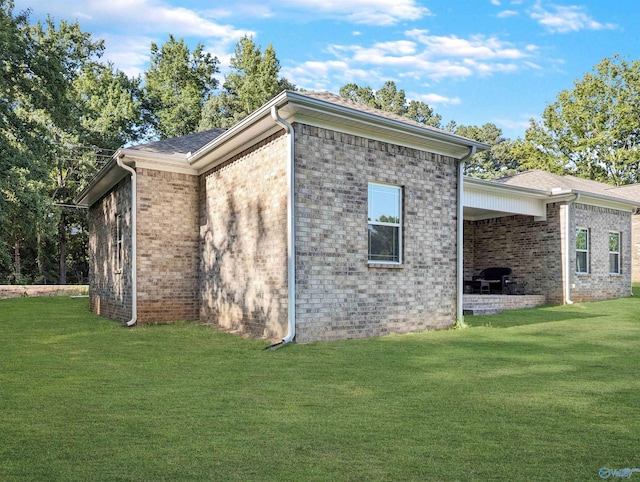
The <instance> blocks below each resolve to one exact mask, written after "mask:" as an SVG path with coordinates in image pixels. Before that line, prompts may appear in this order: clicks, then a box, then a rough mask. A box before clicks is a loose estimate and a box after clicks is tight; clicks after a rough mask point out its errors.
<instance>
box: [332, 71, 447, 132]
mask: <svg viewBox="0 0 640 482" xmlns="http://www.w3.org/2000/svg"><path fill="white" fill-rule="evenodd" d="M340 95H341V96H342V97H344V98H345V99H350V100H353V101H354V102H358V103H360V104H364V105H368V106H370V107H375V108H376V109H381V110H384V111H386V112H392V113H393V114H396V115H399V116H402V117H406V118H407V119H412V120H415V121H417V122H420V123H421V124H425V125H428V126H431V127H441V123H442V116H441V115H440V114H436V113H435V112H434V110H433V109H432V108H431V106H429V104H426V103H425V102H421V101H416V100H412V101H410V102H408V103H407V97H406V94H405V92H404V90H402V89H400V90H398V88H397V87H396V84H395V82H393V81H392V80H388V81H387V82H385V84H384V85H383V86H382V87H381V88H380V89H378V90H376V91H374V90H373V89H372V88H371V87H369V86H364V87H362V86H359V85H357V84H355V83H350V84H346V85H343V86H342V87H341V88H340Z"/></svg>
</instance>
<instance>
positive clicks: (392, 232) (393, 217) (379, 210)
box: [368, 183, 402, 264]
mask: <svg viewBox="0 0 640 482" xmlns="http://www.w3.org/2000/svg"><path fill="white" fill-rule="evenodd" d="M368 204H369V262H370V263H394V264H400V263H401V262H402V188H401V187H398V186H391V185H388V184H376V183H369V203H368Z"/></svg>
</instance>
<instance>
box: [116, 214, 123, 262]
mask: <svg viewBox="0 0 640 482" xmlns="http://www.w3.org/2000/svg"><path fill="white" fill-rule="evenodd" d="M122 258H123V246H122V215H120V214H116V271H117V272H121V271H122Z"/></svg>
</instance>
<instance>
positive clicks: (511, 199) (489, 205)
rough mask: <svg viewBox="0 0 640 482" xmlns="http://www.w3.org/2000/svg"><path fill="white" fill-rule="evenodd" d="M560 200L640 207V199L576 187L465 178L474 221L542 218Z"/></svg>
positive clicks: (466, 206)
mask: <svg viewBox="0 0 640 482" xmlns="http://www.w3.org/2000/svg"><path fill="white" fill-rule="evenodd" d="M557 202H578V203H581V204H588V205H590V206H598V207H602V208H608V209H615V210H617V211H623V212H634V211H635V210H636V209H637V208H639V207H640V202H635V201H630V200H626V199H621V198H616V197H611V196H603V195H600V194H593V193H589V192H584V191H578V190H575V189H552V190H541V189H531V188H526V187H520V186H511V185H509V184H504V183H498V182H494V181H486V180H482V179H475V178H469V177H467V178H465V180H464V196H463V205H464V211H463V212H464V219H466V220H470V221H478V220H482V219H490V218H499V217H504V216H513V215H517V214H521V215H525V216H533V218H534V219H535V220H536V221H541V220H545V219H546V215H547V208H546V207H547V204H550V203H557Z"/></svg>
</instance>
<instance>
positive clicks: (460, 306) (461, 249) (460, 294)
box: [456, 145, 477, 324]
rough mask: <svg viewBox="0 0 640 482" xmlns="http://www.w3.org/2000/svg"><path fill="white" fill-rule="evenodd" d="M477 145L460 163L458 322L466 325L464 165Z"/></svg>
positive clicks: (457, 268) (457, 270)
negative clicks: (464, 303) (464, 305)
mask: <svg viewBox="0 0 640 482" xmlns="http://www.w3.org/2000/svg"><path fill="white" fill-rule="evenodd" d="M476 150H477V147H476V146H475V145H473V146H471V147H470V148H469V153H468V154H467V155H466V156H464V157H463V158H462V159H460V161H458V200H457V202H458V213H457V218H458V233H457V234H458V239H457V243H456V250H457V253H456V261H457V266H456V277H457V285H458V289H457V290H456V293H457V294H456V321H457V322H458V323H460V324H463V323H464V308H463V302H464V219H463V216H464V163H465V161H467V160H468V159H471V157H473V155H474V154H475V153H476Z"/></svg>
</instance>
